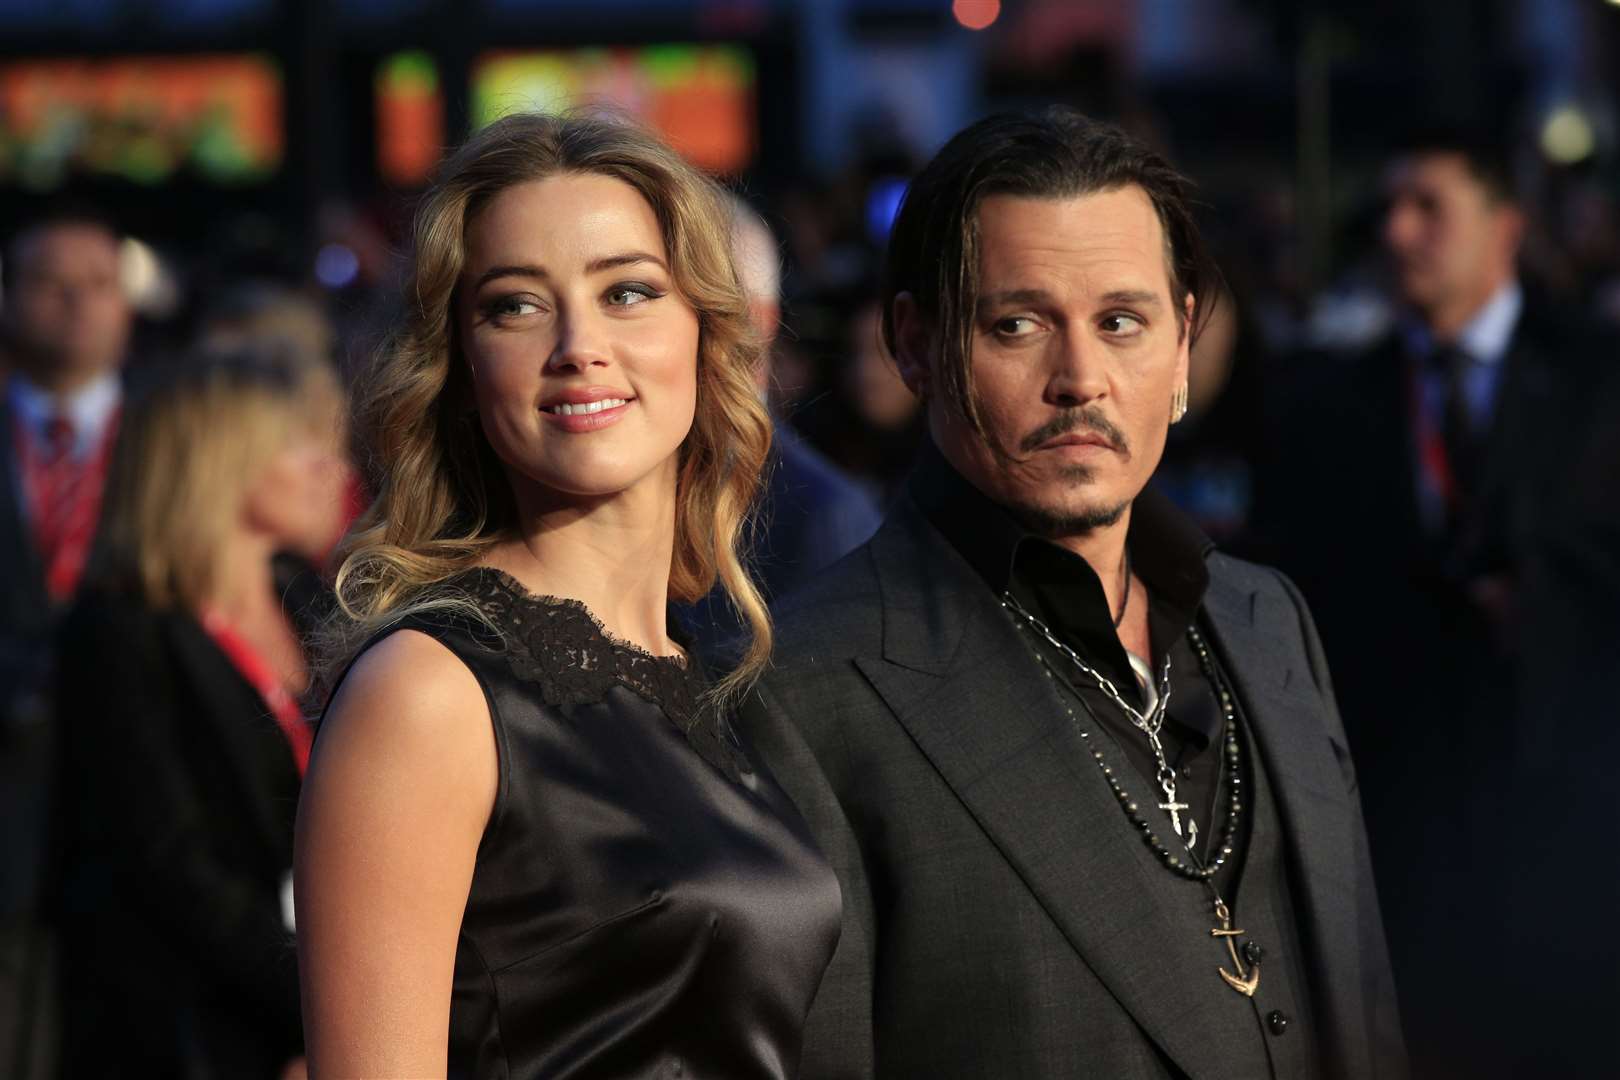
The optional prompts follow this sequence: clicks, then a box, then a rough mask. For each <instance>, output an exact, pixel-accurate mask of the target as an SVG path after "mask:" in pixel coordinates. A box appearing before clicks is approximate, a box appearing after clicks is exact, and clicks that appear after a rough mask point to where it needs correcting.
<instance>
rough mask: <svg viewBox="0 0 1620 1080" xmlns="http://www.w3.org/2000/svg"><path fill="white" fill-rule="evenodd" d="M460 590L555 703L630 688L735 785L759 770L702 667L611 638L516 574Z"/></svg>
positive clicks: (491, 572) (463, 579)
mask: <svg viewBox="0 0 1620 1080" xmlns="http://www.w3.org/2000/svg"><path fill="white" fill-rule="evenodd" d="M457 579H458V580H456V584H457V585H459V586H460V587H461V588H462V589H464V590H465V591H466V594H467V597H468V599H470V600H471V601H472V602H473V604H474V605H475V606H476V607H477V608H478V610H479V611H480V612H481V613H482V614H483V615H484V617H485V618H487V619H488V620H489V621H490V623H491V624H493V625H494V626H495V627H496V628H497V629H499V631H500V633H501V636H502V638H503V639H505V645H506V648H505V649H504V655H505V657H506V660H507V663H508V664H509V665H510V666H511V668H512V673H513V674H514V675H516V676H517V677H518V678H520V679H523V680H524V681H526V682H530V683H533V684H535V685H536V686H538V687H539V688H540V692H541V695H542V696H543V697H544V699H545V701H546V703H547V704H549V705H588V704H594V703H595V702H599V701H601V700H603V699H604V698H605V697H606V696H607V693H608V691H609V690H611V689H613V687H615V686H623V687H625V688H626V689H628V690H630V691H631V692H632V693H634V694H635V695H636V696H638V697H640V698H642V699H643V700H645V701H647V702H649V703H651V704H653V705H656V706H658V708H659V710H660V711H661V712H662V713H663V714H664V717H665V718H666V719H667V720H669V722H670V723H671V724H673V725H674V726H675V727H676V729H677V730H679V731H680V732H681V734H682V735H684V736H686V740H687V742H688V743H690V744H691V746H692V748H693V749H694V750H696V751H697V752H698V754H699V756H701V757H702V758H703V759H704V760H705V761H707V762H709V764H711V765H713V766H715V767H716V768H718V769H719V770H720V771H721V772H723V773H725V774H726V776H728V777H730V778H731V779H732V780H734V781H735V780H740V779H741V778H742V775H743V774H745V773H748V772H751V771H752V769H751V766H750V765H749V763H748V759H747V758H746V757H745V756H744V755H743V753H742V750H741V749H740V747H738V745H737V743H736V739H735V736H733V735H732V733H731V731H730V729H729V727H728V726H727V725H726V724H725V722H724V720H723V719H722V718H721V717H720V716H719V715H718V714H717V713H716V712H715V710H714V709H713V707H711V706H710V705H709V704H708V703H707V702H705V701H704V700H703V692H704V690H705V688H706V687H705V684H704V678H703V675H702V674H701V671H700V666H699V665H698V664H697V663H695V662H692V661H689V660H687V659H686V658H684V657H680V656H658V655H655V654H653V653H651V652H648V651H647V650H646V649H643V648H641V647H640V646H639V645H636V644H633V643H632V642H629V641H626V640H624V639H623V638H620V637H617V636H615V635H614V634H612V633H610V632H609V631H608V630H607V629H606V628H605V627H604V626H603V625H602V622H601V620H600V619H598V618H597V617H596V616H595V615H593V614H592V613H591V611H590V609H589V608H587V607H586V606H585V605H584V604H583V603H581V602H580V601H578V600H573V599H569V598H568V597H562V596H543V595H540V594H538V593H534V592H531V591H530V590H529V589H527V588H526V587H524V585H523V584H522V583H521V582H519V581H518V580H517V579H516V578H514V577H512V575H510V574H508V573H506V572H505V571H503V570H497V569H495V568H494V567H487V566H481V567H475V568H473V569H471V570H468V571H466V572H464V573H463V574H459V575H457Z"/></svg>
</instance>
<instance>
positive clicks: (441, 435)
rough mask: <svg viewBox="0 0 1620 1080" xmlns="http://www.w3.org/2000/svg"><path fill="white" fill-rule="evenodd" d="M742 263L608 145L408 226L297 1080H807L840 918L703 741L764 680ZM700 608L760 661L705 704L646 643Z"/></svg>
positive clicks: (333, 771) (321, 792)
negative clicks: (739, 629) (408, 261)
mask: <svg viewBox="0 0 1620 1080" xmlns="http://www.w3.org/2000/svg"><path fill="white" fill-rule="evenodd" d="M729 242H730V233H729V219H728V216H727V211H726V207H725V204H724V203H723V201H722V199H721V195H720V192H719V191H718V190H717V189H716V188H715V187H714V185H713V184H712V183H711V182H710V181H708V180H706V179H705V178H704V177H702V176H701V175H700V174H699V173H697V172H695V171H694V170H693V169H692V168H691V167H690V166H688V165H686V164H685V163H684V162H682V161H681V160H680V159H679V158H678V157H677V156H676V155H674V154H673V153H672V152H671V151H670V150H669V149H667V148H666V147H664V146H663V145H662V144H660V143H659V142H657V141H656V140H655V139H653V138H651V137H650V136H647V135H645V134H643V133H641V132H639V131H637V130H635V129H632V128H630V127H627V126H624V125H620V124H616V123H612V122H607V121H601V120H589V119H558V118H547V117H538V116H519V117H511V118H508V119H506V120H503V121H500V122H498V123H496V124H494V125H492V126H490V127H488V128H486V129H484V130H483V131H482V132H481V133H479V134H478V135H476V136H474V137H473V139H472V140H471V141H470V142H469V143H468V144H467V145H466V146H464V147H462V148H461V149H460V150H459V151H458V152H457V153H455V154H454V155H453V156H452V157H451V158H450V159H449V160H448V161H447V162H446V163H445V164H444V166H443V168H442V172H441V175H440V178H439V179H438V181H437V183H436V185H435V186H434V188H433V189H432V190H431V191H430V192H429V193H428V195H427V196H426V199H425V201H424V203H423V205H422V207H421V209H420V211H419V213H418V216H417V221H416V227H415V251H414V258H413V266H412V274H411V278H410V280H409V284H408V287H407V289H406V298H407V313H406V317H405V320H404V322H403V325H402V327H401V329H400V331H399V333H398V334H397V336H396V337H395V339H394V340H393V341H392V342H390V343H389V344H388V345H387V346H386V347H385V348H384V349H383V350H382V351H381V352H380V353H379V356H378V361H377V365H376V369H375V371H374V372H373V373H372V376H371V381H370V383H369V384H368V385H367V386H366V387H365V388H364V389H363V391H362V394H361V398H360V414H361V416H362V417H363V421H364V424H365V427H366V428H367V430H368V433H369V436H370V439H371V444H372V445H371V451H372V453H373V456H374V461H375V464H376V467H377V472H378V475H377V477H376V480H377V490H378V491H379V493H380V494H379V496H378V499H377V501H376V502H375V504H374V505H373V506H372V508H371V509H370V510H369V511H368V514H367V516H366V517H365V518H364V519H362V522H361V524H360V526H359V528H358V531H357V532H356V534H355V535H354V536H353V537H352V538H351V540H350V542H349V544H348V546H347V552H348V555H347V559H346V561H345V563H344V565H343V568H342V571H341V574H340V579H339V592H340V598H341V601H342V603H343V605H344V610H345V612H346V615H347V618H348V619H349V623H350V630H351V631H352V634H353V636H354V637H358V638H360V639H362V640H363V644H362V646H361V648H360V649H359V650H358V659H356V660H354V661H353V664H352V666H351V667H350V668H349V669H348V670H347V672H346V674H344V675H343V676H342V677H341V678H340V679H339V680H338V681H337V686H336V689H335V691H334V693H333V695H332V697H331V699H330V704H329V706H328V711H327V713H326V716H325V719H324V722H323V725H322V728H321V733H320V738H319V741H318V744H317V746H316V749H315V757H314V764H313V765H312V767H311V771H310V777H309V782H308V783H307V784H306V786H305V789H304V797H303V802H302V806H301V808H300V814H299V840H298V859H297V879H298V903H297V908H298V912H299V950H300V962H301V966H302V972H303V985H304V1009H305V1027H306V1032H307V1034H308V1037H309V1047H310V1062H311V1071H312V1073H313V1074H314V1075H317V1076H358V1075H366V1076H443V1075H445V1074H446V1072H447V1071H448V1072H449V1073H450V1074H452V1075H462V1076H510V1077H514V1078H516V1077H540V1076H546V1077H561V1076H581V1077H583V1076H604V1077H605V1076H615V1077H616V1076H653V1075H658V1076H677V1075H687V1076H704V1077H709V1076H713V1077H727V1078H745V1077H786V1076H792V1075H795V1073H796V1072H797V1063H798V1055H799V1047H800V1042H801V1027H802V1025H803V1022H804V1017H805V1014H806V1013H807V1011H808V1009H809V1005H810V1001H811V998H812V996H813V995H814V993H815V990H816V987H817V985H818V983H819V981H820V978H821V974H822V971H823V968H824V967H825V965H826V963H827V961H828V959H829V957H830V955H831V953H832V950H833V946H834V944H835V941H836V938H837V933H838V930H837V928H838V923H839V910H840V905H839V893H838V886H837V883H836V880H835V878H834V877H833V875H832V873H831V871H830V870H829V869H828V867H827V866H826V864H825V863H824V862H823V861H822V859H821V857H820V855H819V854H818V853H817V851H816V850H815V848H814V846H813V844H812V842H811V840H810V839H809V837H808V833H807V832H806V830H805V826H804V825H803V823H802V821H801V820H800V819H799V817H798V815H797V814H796V813H795V812H794V810H793V808H792V806H791V804H790V803H789V801H788V800H787V798H786V797H785V796H784V794H783V793H782V791H781V790H780V789H779V788H778V787H777V785H776V784H775V782H774V781H773V780H772V779H771V778H770V777H769V776H768V775H767V774H766V773H765V772H764V770H763V769H762V768H761V767H760V766H758V765H757V764H756V763H755V762H754V761H753V760H752V759H751V757H750V754H749V751H748V750H747V748H745V747H744V746H742V745H741V744H739V743H738V742H737V740H736V737H735V736H734V735H733V733H732V732H731V730H730V728H729V726H728V725H727V723H726V722H725V718H724V717H725V713H724V710H725V706H726V704H727V702H728V701H730V700H732V699H734V698H735V696H736V695H737V694H738V693H740V692H741V691H742V690H743V689H744V688H745V687H746V686H747V685H748V683H749V682H750V681H751V680H752V678H753V677H754V675H755V674H756V673H757V672H758V670H759V669H760V667H761V665H762V664H763V663H764V661H765V659H766V657H767V655H768V652H769V647H770V630H769V624H768V622H767V621H766V617H765V614H764V611H763V608H762V607H761V604H760V601H759V597H758V595H757V593H756V592H755V590H754V588H753V586H752V585H751V584H750V583H749V580H748V578H747V576H746V574H745V573H744V572H743V569H742V566H741V564H740V562H739V559H738V555H737V544H738V540H739V534H740V532H741V529H742V526H743V522H744V518H745V514H746V512H747V509H748V506H749V504H750V502H751V500H752V499H753V497H754V494H755V492H756V489H757V488H758V486H759V481H760V476H759V473H760V469H761V466H762V463H763V462H764V459H765V455H766V451H767V448H768V442H769V425H768V420H767V418H766V416H765V413H764V411H763V409H762V407H761V406H760V404H759V401H758V397H757V395H756V393H755V391H754V389H753V379H752V374H753V372H752V369H753V365H754V364H755V362H756V360H757V346H756V345H755V343H754V341H753V338H752V336H751V333H750V330H749V323H748V314H747V308H746V301H745V298H744V296H743V293H742V291H741V289H740V287H739V285H738V282H737V278H736V274H735V271H734V270H733V268H732V263H731V258H730V254H729ZM716 576H718V578H719V580H720V582H721V583H722V584H723V586H724V587H725V589H726V590H727V592H728V593H729V594H730V597H731V599H732V602H733V603H734V604H735V605H736V606H737V607H738V609H739V610H740V611H741V612H742V614H743V615H744V617H745V618H746V620H747V622H748V623H749V624H750V625H751V627H752V630H753V641H752V645H751V647H750V648H749V650H748V652H747V654H746V658H745V660H744V662H743V664H742V666H741V667H740V668H739V669H738V670H737V671H735V672H734V673H732V674H731V675H730V676H728V677H727V678H726V679H725V680H722V681H721V682H720V683H718V684H717V685H714V686H707V685H705V684H704V682H703V680H702V677H701V673H700V671H699V668H698V666H697V664H696V663H695V662H694V661H693V659H692V658H691V657H689V656H688V655H686V654H685V652H684V650H683V649H682V647H681V645H680V644H679V643H678V642H677V641H676V640H674V639H672V637H671V635H670V631H669V629H668V626H669V617H668V605H669V603H670V602H671V601H692V600H695V599H697V598H698V597H700V596H702V595H704V594H705V593H706V592H707V591H708V590H709V588H710V587H711V586H712V585H713V583H714V581H715V578H716Z"/></svg>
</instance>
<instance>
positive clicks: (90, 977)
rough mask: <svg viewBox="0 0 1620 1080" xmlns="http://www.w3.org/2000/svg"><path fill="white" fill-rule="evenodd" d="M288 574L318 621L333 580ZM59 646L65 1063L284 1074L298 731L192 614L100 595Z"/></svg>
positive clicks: (293, 973) (92, 1071)
mask: <svg viewBox="0 0 1620 1080" xmlns="http://www.w3.org/2000/svg"><path fill="white" fill-rule="evenodd" d="M290 569H291V566H290V564H286V563H283V564H281V565H279V566H278V570H284V571H285V570H290ZM281 579H282V580H283V581H290V582H291V584H288V585H286V586H284V589H283V595H284V597H285V602H286V605H287V607H288V610H289V612H290V613H291V614H293V615H294V617H295V623H299V622H304V623H305V624H306V625H307V618H308V617H310V616H313V615H315V614H318V612H319V610H320V607H319V602H318V596H319V593H318V592H317V590H318V588H319V586H318V585H317V584H316V583H315V581H314V579H313V577H312V576H311V575H308V574H303V575H299V576H297V577H296V578H293V577H292V576H291V575H290V574H287V573H283V574H282V575H281ZM60 650H61V651H60V658H61V659H60V664H59V672H60V686H59V690H58V702H59V705H58V709H59V713H58V719H59V724H60V727H61V729H62V731H63V735H64V747H63V754H62V771H61V782H60V788H61V791H62V796H63V798H62V806H63V821H64V828H63V832H64V836H63V841H64V843H63V859H62V863H63V868H62V886H61V928H62V934H61V937H62V943H63V945H62V947H63V961H64V965H63V966H64V983H65V989H66V1010H65V1011H66V1022H65V1028H66V1033H67V1049H66V1054H65V1057H66V1062H67V1066H68V1075H69V1076H71V1077H117V1076H130V1077H147V1076H188V1077H221V1078H224V1077H230V1078H238V1077H240V1078H244V1080H246V1078H252V1077H274V1076H277V1075H278V1074H279V1072H280V1070H281V1068H282V1067H283V1066H284V1065H285V1064H286V1063H287V1062H288V1061H289V1060H290V1059H292V1058H293V1057H295V1056H298V1055H299V1054H301V1053H302V1045H303V1040H302V1034H301V1031H302V1025H301V1018H300V1015H299V998H298V971H297V962H296V957H295V955H294V952H293V948H292V935H291V933H290V932H289V930H288V929H287V927H286V925H285V919H284V911H283V900H282V890H283V886H284V883H285V881H286V880H287V876H288V874H289V873H290V868H291V866H292V833H293V820H294V815H295V812H296V809H297V802H298V790H299V776H298V770H297V767H296V765H295V763H294V759H293V755H292V752H291V750H290V748H289V746H288V743H287V741H286V739H285V737H284V736H283V735H282V733H281V731H280V729H279V728H278V727H277V725H276V721H275V720H274V719H273V718H272V717H271V716H270V715H269V713H268V711H267V709H266V707H265V704H264V702H263V700H262V699H261V698H260V697H259V695H258V693H257V691H256V690H255V689H254V688H253V686H252V685H251V684H250V683H248V682H247V681H246V680H245V679H244V678H243V677H242V675H241V674H239V672H238V671H237V669H236V667H235V666H233V665H232V663H231V662H230V660H229V659H228V658H227V657H226V655H225V654H224V653H223V652H221V651H220V649H219V648H218V646H216V645H215V644H214V642H213V640H212V639H211V638H210V637H209V635H208V634H207V632H206V631H205V630H204V629H203V628H202V626H201V625H200V624H199V623H198V622H197V620H196V619H194V618H193V617H192V616H190V615H189V614H186V613H184V612H179V611H165V612H159V611H153V610H150V609H148V608H146V607H145V606H144V605H142V604H140V603H139V602H136V601H134V600H130V599H127V598H124V597H122V596H118V595H112V594H109V593H107V592H102V591H90V592H87V593H86V594H85V595H84V596H83V597H82V598H81V599H80V601H79V603H78V604H77V605H76V606H75V608H74V610H73V611H72V612H71V614H70V615H69V617H68V619H67V620H66V622H65V624H64V626H63V631H62V636H61V641H60Z"/></svg>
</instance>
